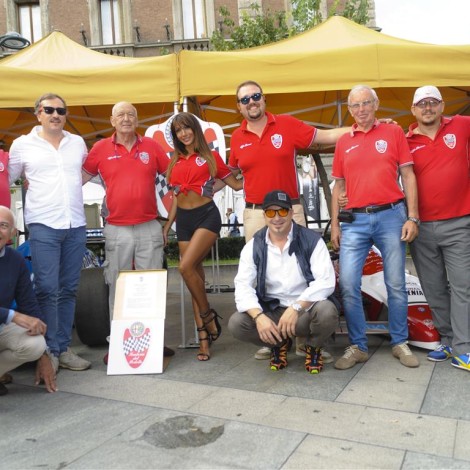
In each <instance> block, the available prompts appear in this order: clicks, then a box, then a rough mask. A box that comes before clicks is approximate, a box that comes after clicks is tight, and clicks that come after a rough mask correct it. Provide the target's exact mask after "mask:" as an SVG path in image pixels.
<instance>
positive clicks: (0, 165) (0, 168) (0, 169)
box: [0, 162, 5, 171]
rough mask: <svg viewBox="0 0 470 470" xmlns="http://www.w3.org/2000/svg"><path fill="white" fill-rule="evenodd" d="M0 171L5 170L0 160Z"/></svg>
mask: <svg viewBox="0 0 470 470" xmlns="http://www.w3.org/2000/svg"><path fill="white" fill-rule="evenodd" d="M0 171H5V165H4V164H3V163H2V162H0Z"/></svg>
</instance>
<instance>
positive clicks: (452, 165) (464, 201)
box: [406, 116, 470, 222]
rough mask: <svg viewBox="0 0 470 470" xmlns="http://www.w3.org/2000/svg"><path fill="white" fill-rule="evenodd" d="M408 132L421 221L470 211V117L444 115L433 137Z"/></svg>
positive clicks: (413, 126)
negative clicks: (448, 116)
mask: <svg viewBox="0 0 470 470" xmlns="http://www.w3.org/2000/svg"><path fill="white" fill-rule="evenodd" d="M417 127H418V124H417V123H414V124H412V125H411V126H410V129H409V132H408V134H407V135H406V137H407V139H408V145H409V147H410V150H411V153H412V154H413V159H414V162H415V166H414V170H415V174H416V179H417V182H418V204H419V216H420V218H421V220H422V221H424V222H429V221H432V220H445V219H451V218H454V217H461V216H463V215H469V214H470V169H469V168H470V162H469V150H470V145H469V144H470V117H467V116H454V117H452V118H445V117H444V118H442V121H441V126H440V128H439V130H438V132H437V134H436V136H435V138H434V140H432V139H430V138H429V137H427V136H425V135H421V134H414V133H413V131H414V129H416V128H417Z"/></svg>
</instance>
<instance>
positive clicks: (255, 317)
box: [253, 312, 264, 323]
mask: <svg viewBox="0 0 470 470" xmlns="http://www.w3.org/2000/svg"><path fill="white" fill-rule="evenodd" d="M260 315H264V312H259V313H258V314H256V315H255V316H254V317H253V321H254V322H255V323H256V320H257V319H258V317H259V316H260Z"/></svg>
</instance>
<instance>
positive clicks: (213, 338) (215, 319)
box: [200, 308, 222, 341]
mask: <svg viewBox="0 0 470 470" xmlns="http://www.w3.org/2000/svg"><path fill="white" fill-rule="evenodd" d="M200 316H201V320H202V322H203V323H204V327H205V328H206V330H207V327H208V326H209V325H210V324H211V322H212V321H213V322H214V323H215V327H216V328H217V333H211V332H210V331H209V330H207V334H208V335H209V336H210V338H211V341H216V340H218V339H219V336H220V335H221V334H222V326H221V324H220V323H219V318H222V317H221V316H220V315H219V314H218V313H217V312H216V311H215V310H214V309H213V308H210V309H209V310H208V311H207V312H206V313H201V314H200ZM208 317H209V318H208ZM206 319H207V321H206Z"/></svg>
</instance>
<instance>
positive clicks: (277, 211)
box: [264, 207, 289, 219]
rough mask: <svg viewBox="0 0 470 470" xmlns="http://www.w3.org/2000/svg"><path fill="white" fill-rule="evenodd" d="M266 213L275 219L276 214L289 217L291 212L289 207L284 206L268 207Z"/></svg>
mask: <svg viewBox="0 0 470 470" xmlns="http://www.w3.org/2000/svg"><path fill="white" fill-rule="evenodd" d="M264 213H265V214H266V217H268V218H269V219H273V218H274V217H275V216H276V214H277V215H278V216H279V217H287V215H288V214H289V209H286V208H285V207H282V208H281V209H266V210H265V211H264Z"/></svg>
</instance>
